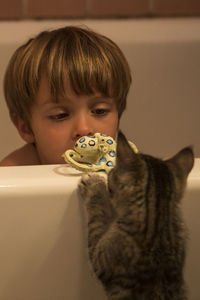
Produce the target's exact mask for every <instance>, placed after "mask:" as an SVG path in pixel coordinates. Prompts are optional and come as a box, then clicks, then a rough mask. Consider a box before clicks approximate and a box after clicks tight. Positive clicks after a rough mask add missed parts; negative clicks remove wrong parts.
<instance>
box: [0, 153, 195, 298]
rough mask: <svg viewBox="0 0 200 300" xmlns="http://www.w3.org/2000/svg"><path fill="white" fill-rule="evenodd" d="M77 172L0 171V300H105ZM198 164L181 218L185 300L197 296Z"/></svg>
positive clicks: (59, 169)
mask: <svg viewBox="0 0 200 300" xmlns="http://www.w3.org/2000/svg"><path fill="white" fill-rule="evenodd" d="M79 180H80V172H78V171H75V170H74V169H72V168H69V167H67V166H65V165H49V166H32V167H2V168H0V266H1V272H0V299H1V300H11V299H12V300H27V299H28V300H65V299H67V300H94V299H95V300H104V299H106V298H105V294H104V291H103V289H102V287H101V286H100V284H99V283H98V282H97V281H96V280H95V279H94V277H93V276H92V274H91V272H90V266H89V263H88V258H87V241H86V219H85V214H84V206H83V203H82V201H81V200H80V199H79V197H78V194H77V184H78V182H79ZM199 195H200V159H196V161H195V167H194V169H193V171H192V172H191V174H190V176H189V180H188V187H187V190H186V193H185V197H184V200H183V205H182V207H183V213H184V217H185V220H186V223H187V226H188V228H189V232H190V240H189V247H188V255H187V263H186V269H185V273H186V281H187V284H188V287H189V291H190V297H189V300H199V295H200V285H199V277H200V260H199V253H200V242H199V227H200V218H199V212H200V199H199Z"/></svg>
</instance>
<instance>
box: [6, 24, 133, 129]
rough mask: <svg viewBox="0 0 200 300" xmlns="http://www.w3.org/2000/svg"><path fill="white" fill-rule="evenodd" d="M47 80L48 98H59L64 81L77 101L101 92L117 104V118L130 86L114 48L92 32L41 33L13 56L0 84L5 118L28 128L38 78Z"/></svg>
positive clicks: (126, 70)
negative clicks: (14, 116)
mask: <svg viewBox="0 0 200 300" xmlns="http://www.w3.org/2000/svg"><path fill="white" fill-rule="evenodd" d="M43 74H45V75H46V76H47V78H48V80H49V84H50V89H51V93H52V94H54V95H59V94H62V93H64V82H65V79H66V78H68V79H69V82H70V85H71V87H72V89H73V90H74V92H75V93H76V94H77V95H81V94H85V95H89V94H93V93H94V92H100V93H101V94H103V95H104V96H107V97H113V98H114V99H115V100H116V105H117V109H118V112H119V117H120V116H121V114H122V112H123V111H124V109H125V107H126V97H127V93H128V91H129V87H130V84H131V72H130V68H129V65H128V63H127V61H126V59H125V57H124V55H123V53H122V52H121V50H120V49H119V47H118V46H117V45H116V44H115V43H114V42H112V41H111V40H110V39H109V38H107V37H105V36H103V35H100V34H98V33H95V32H93V31H91V30H88V29H84V28H79V27H74V26H68V27H64V28H60V29H57V30H52V31H44V32H42V33H40V34H39V35H37V36H36V37H35V38H33V39H30V40H29V41H28V42H27V43H26V44H24V45H22V46H21V47H19V48H18V49H17V50H16V51H15V53H14V54H13V56H12V58H11V60H10V62H9V64H8V67H7V71H6V74H5V78H4V93H5V98H6V102H7V105H8V108H9V111H10V114H11V115H12V114H13V113H16V114H17V115H19V116H20V118H22V119H23V120H24V121H25V122H26V123H27V124H29V119H30V109H31V105H32V104H33V101H34V98H35V96H36V93H37V91H38V88H39V84H40V79H41V75H43Z"/></svg>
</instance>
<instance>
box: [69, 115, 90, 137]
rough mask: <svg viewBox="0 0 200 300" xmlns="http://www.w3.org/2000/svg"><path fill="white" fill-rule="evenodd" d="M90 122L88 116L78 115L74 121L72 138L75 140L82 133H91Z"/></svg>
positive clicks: (82, 134)
mask: <svg viewBox="0 0 200 300" xmlns="http://www.w3.org/2000/svg"><path fill="white" fill-rule="evenodd" d="M93 134H94V132H93V130H92V124H91V121H90V120H89V118H87V117H85V116H79V118H77V120H76V121H75V126H74V133H73V139H74V140H77V139H79V138H80V137H81V136H84V135H93Z"/></svg>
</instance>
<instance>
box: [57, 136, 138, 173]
mask: <svg viewBox="0 0 200 300" xmlns="http://www.w3.org/2000/svg"><path fill="white" fill-rule="evenodd" d="M129 144H130V145H131V147H132V149H133V151H135V152H138V150H137V148H136V146H135V145H134V144H133V143H132V142H129ZM62 156H63V157H64V160H65V161H66V162H67V163H69V164H70V165H71V166H73V167H75V168H76V169H78V170H80V171H87V172H92V171H93V172H96V171H105V172H106V173H108V172H109V171H110V170H111V169H112V168H113V167H114V166H115V160H116V141H115V140H114V139H113V138H111V137H110V136H107V135H105V134H101V133H95V134H94V135H93V136H83V137H81V138H79V139H78V140H77V142H76V143H75V146H74V150H71V149H69V150H67V151H66V152H65V153H64V154H63V155H62Z"/></svg>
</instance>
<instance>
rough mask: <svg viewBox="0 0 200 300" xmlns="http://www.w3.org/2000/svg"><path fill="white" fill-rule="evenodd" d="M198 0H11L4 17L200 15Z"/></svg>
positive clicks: (0, 11) (2, 9) (0, 5)
mask: <svg viewBox="0 0 200 300" xmlns="http://www.w3.org/2000/svg"><path fill="white" fill-rule="evenodd" d="M199 15H200V2H199V1H198V0H167V1H166V0H123V1H121V0H101V1H99V0H76V1H74V0H56V1H55V0H43V1H40V0H7V1H1V2H0V18H2V19H6V18H7V19H8V18H11V19H12V18H17V19H24V18H52V17H53V18H62V17H79V18H80V17H81V18H91V17H92V18H93V17H95V18H96V17H144V16H145V17H149V16H151V17H152V16H159V17H163V16H199Z"/></svg>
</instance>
